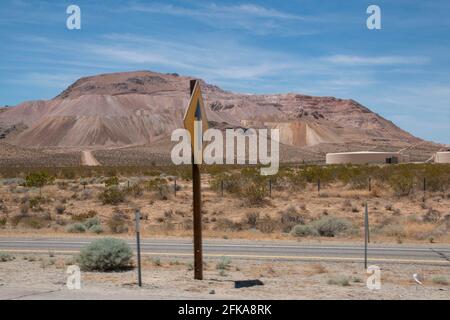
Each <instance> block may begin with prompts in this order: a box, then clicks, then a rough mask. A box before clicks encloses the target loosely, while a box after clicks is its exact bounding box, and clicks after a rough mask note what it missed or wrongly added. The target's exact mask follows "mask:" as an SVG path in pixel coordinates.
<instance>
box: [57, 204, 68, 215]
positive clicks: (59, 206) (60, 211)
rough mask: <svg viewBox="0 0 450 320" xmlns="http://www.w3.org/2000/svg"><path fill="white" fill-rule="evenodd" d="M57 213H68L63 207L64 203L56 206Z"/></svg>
mask: <svg viewBox="0 0 450 320" xmlns="http://www.w3.org/2000/svg"><path fill="white" fill-rule="evenodd" d="M55 211H56V213H57V214H63V213H64V211H66V206H65V205H63V204H62V203H58V204H56V206H55Z"/></svg>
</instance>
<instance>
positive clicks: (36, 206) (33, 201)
mask: <svg viewBox="0 0 450 320" xmlns="http://www.w3.org/2000/svg"><path fill="white" fill-rule="evenodd" d="M28 203H29V206H30V208H31V210H33V211H42V207H41V205H43V204H46V203H47V199H46V198H44V197H41V196H37V197H33V198H30V200H29V201H28Z"/></svg>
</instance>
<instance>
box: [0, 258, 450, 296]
mask: <svg viewBox="0 0 450 320" xmlns="http://www.w3.org/2000/svg"><path fill="white" fill-rule="evenodd" d="M10 259H11V260H9V261H4V262H0V299H449V297H450V286H449V284H448V281H449V280H450V279H449V278H450V277H449V269H448V266H412V265H405V264H402V265H398V264H389V265H384V266H382V267H381V289H380V290H369V289H368V288H367V287H366V279H367V276H368V275H367V274H366V273H365V272H364V270H363V265H362V264H360V263H345V262H342V263H333V262H326V263H324V262H280V261H243V260H233V259H227V258H226V257H223V258H217V259H207V260H206V261H205V271H204V280H202V281H199V280H193V271H192V261H191V260H189V259H175V258H165V257H162V258H160V257H155V256H152V257H149V256H144V257H143V273H142V281H143V286H142V288H139V287H138V286H137V275H136V270H129V271H124V272H109V273H101V272H82V273H81V289H80V290H69V289H68V288H67V287H66V282H67V277H68V275H67V274H66V268H67V266H68V265H70V264H72V263H73V262H72V261H73V257H72V256H68V255H58V254H54V253H48V254H14V255H11V256H10ZM415 273H417V274H420V276H421V278H422V279H423V280H422V285H419V284H417V283H416V282H415V281H414V280H413V274H415ZM254 279H258V280H260V281H261V282H262V283H263V285H258V286H253V287H248V288H239V289H236V288H235V287H234V282H235V281H239V280H254Z"/></svg>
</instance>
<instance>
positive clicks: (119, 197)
mask: <svg viewBox="0 0 450 320" xmlns="http://www.w3.org/2000/svg"><path fill="white" fill-rule="evenodd" d="M99 199H100V201H102V203H103V204H112V205H117V204H119V203H121V202H124V201H125V193H124V192H123V191H122V190H120V189H119V188H118V187H110V188H107V189H105V190H104V191H103V192H101V193H100V195H99Z"/></svg>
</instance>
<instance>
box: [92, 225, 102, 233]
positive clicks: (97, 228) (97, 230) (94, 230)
mask: <svg viewBox="0 0 450 320" xmlns="http://www.w3.org/2000/svg"><path fill="white" fill-rule="evenodd" d="M89 232H92V233H96V234H100V233H103V227H102V226H101V225H93V226H92V227H90V228H89Z"/></svg>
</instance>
